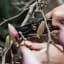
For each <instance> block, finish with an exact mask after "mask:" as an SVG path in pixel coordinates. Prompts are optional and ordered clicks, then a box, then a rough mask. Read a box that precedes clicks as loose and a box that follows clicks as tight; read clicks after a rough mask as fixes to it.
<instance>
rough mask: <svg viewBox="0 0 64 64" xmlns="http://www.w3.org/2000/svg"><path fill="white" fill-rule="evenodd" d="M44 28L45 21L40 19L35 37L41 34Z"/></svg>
mask: <svg viewBox="0 0 64 64" xmlns="http://www.w3.org/2000/svg"><path fill="white" fill-rule="evenodd" d="M44 30H45V23H44V21H42V22H41V24H40V25H39V27H38V30H37V37H40V36H42V33H43V32H44Z"/></svg>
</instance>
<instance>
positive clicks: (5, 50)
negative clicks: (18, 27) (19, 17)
mask: <svg viewBox="0 0 64 64" xmlns="http://www.w3.org/2000/svg"><path fill="white" fill-rule="evenodd" d="M10 43H12V41H11V42H10ZM11 46H12V44H11V45H10V47H9V48H5V49H4V51H3V56H2V64H5V58H6V54H7V53H8V51H9V50H10V48H11Z"/></svg>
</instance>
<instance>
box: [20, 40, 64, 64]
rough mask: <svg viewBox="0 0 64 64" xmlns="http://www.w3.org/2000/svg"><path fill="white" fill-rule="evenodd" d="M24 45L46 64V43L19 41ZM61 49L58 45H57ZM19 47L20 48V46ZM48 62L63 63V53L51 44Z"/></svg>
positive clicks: (52, 63) (53, 63)
mask: <svg viewBox="0 0 64 64" xmlns="http://www.w3.org/2000/svg"><path fill="white" fill-rule="evenodd" d="M23 44H24V45H26V46H27V47H28V48H29V49H30V51H31V52H32V53H33V54H34V55H35V56H36V58H37V59H38V60H39V61H40V62H41V63H42V64H47V53H46V50H47V43H32V42H30V41H23V42H21V46H22V45H23ZM57 46H58V47H60V48H61V49H62V47H61V46H60V45H57ZM20 49H21V48H20ZM49 55H50V63H51V64H64V55H63V53H61V52H60V51H59V50H58V49H57V48H55V47H54V46H53V45H52V44H50V47H49Z"/></svg>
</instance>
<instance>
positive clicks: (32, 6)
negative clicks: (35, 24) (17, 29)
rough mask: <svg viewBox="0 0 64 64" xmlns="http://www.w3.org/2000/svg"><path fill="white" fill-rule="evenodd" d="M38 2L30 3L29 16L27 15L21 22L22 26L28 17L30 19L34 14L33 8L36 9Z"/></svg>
mask: <svg viewBox="0 0 64 64" xmlns="http://www.w3.org/2000/svg"><path fill="white" fill-rule="evenodd" d="M36 4H37V2H34V3H33V4H32V5H30V7H29V11H28V13H27V16H26V17H25V19H24V21H23V23H22V24H21V26H24V25H25V24H26V23H27V21H28V19H29V18H30V17H31V15H32V12H33V9H34V7H35V6H36Z"/></svg>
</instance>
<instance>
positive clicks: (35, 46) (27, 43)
mask: <svg viewBox="0 0 64 64" xmlns="http://www.w3.org/2000/svg"><path fill="white" fill-rule="evenodd" d="M22 45H25V46H27V47H28V48H30V49H31V50H40V49H42V47H43V46H42V44H41V43H32V42H30V41H23V42H22V43H21V46H22Z"/></svg>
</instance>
